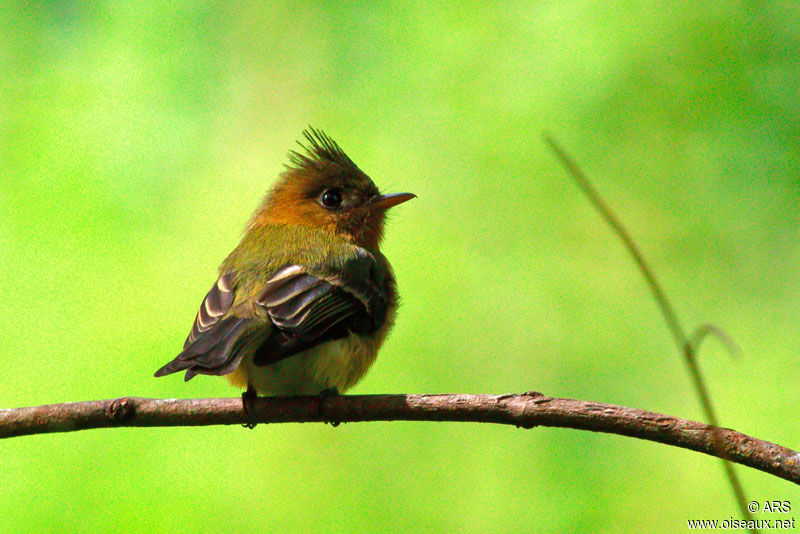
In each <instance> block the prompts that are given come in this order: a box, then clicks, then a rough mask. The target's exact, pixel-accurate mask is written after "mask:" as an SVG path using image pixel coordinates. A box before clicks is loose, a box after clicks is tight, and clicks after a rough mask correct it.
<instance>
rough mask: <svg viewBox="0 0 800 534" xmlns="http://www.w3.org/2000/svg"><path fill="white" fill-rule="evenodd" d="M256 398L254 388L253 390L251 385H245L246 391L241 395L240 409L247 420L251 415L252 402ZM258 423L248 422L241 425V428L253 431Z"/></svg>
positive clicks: (256, 394)
mask: <svg viewBox="0 0 800 534" xmlns="http://www.w3.org/2000/svg"><path fill="white" fill-rule="evenodd" d="M257 398H258V393H256V388H254V387H253V386H252V385H251V384H247V390H246V391H245V392H244V393H242V409H243V410H244V413H245V415H247V417H248V419H249V418H251V417H252V415H253V411H254V410H253V402H255V400H256V399H257ZM257 424H258V423H255V422H253V421H250V422H248V423H242V426H243V427H245V428H249V429H250V430H253V429H254V428H255V427H256V425H257Z"/></svg>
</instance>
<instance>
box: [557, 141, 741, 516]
mask: <svg viewBox="0 0 800 534" xmlns="http://www.w3.org/2000/svg"><path fill="white" fill-rule="evenodd" d="M544 140H545V142H546V143H547V144H548V145H549V146H550V149H551V150H552V151H553V152H554V153H555V155H556V156H557V157H558V159H559V160H560V161H561V163H562V165H564V167H565V168H566V169H567V172H568V173H569V175H570V176H571V177H572V178H573V179H574V180H575V182H576V183H577V184H578V186H579V187H580V188H581V190H582V191H583V193H584V194H585V195H586V197H587V198H588V199H589V201H590V202H591V203H592V205H593V206H594V207H595V208H596V209H597V211H598V212H600V215H601V216H602V217H603V219H605V221H606V223H608V225H609V226H610V227H611V229H612V230H614V232H615V233H616V234H617V236H619V238H620V239H621V240H622V243H623V244H624V245H625V248H626V249H627V250H628V252H629V253H630V254H631V256H632V257H633V260H634V262H636V266H637V267H638V268H639V271H640V272H641V273H642V276H644V279H645V280H646V281H647V285H648V286H650V290H651V291H652V293H653V296H654V297H655V300H656V303H657V304H658V307H659V308H660V310H661V314H662V315H663V316H664V320H665V321H666V323H667V327H668V328H669V330H670V333H671V334H672V338H673V339H674V340H675V344H676V345H677V347H678V351H680V353H681V354H683V356H684V360H685V361H686V364H687V366H688V368H689V374H690V375H691V377H692V383H693V384H694V385H695V391H696V392H697V396H698V397H699V399H700V406H701V408H702V410H703V414H704V416H705V418H706V420H707V421H708V422H709V424H710V425H712V426H714V427H717V426H718V423H717V417H716V415H715V412H714V409H713V407H712V404H711V396H710V395H709V394H708V388H707V387H706V385H705V381H704V380H703V375H702V373H701V372H700V367H699V366H698V365H697V351H696V348H697V345H696V344H695V343H692V341H691V340H690V339H689V337H688V336H687V335H686V331H685V330H684V329H683V326H681V323H680V321H679V320H678V316H677V314H676V313H675V310H674V308H673V307H672V304H671V303H670V300H669V299H668V298H667V295H666V293H664V290H663V289H662V288H661V284H660V283H659V282H658V280H657V279H656V276H655V274H654V273H653V270H652V269H651V268H650V266H649V265H648V264H647V262H646V261H645V259H644V255H643V254H642V253H641V251H640V250H639V247H638V246H637V245H636V243H635V242H634V241H633V238H632V237H631V235H630V233H628V231H627V230H626V229H625V227H624V226H623V225H622V223H621V222H620V221H619V219H618V218H617V216H616V215H614V212H613V211H612V210H611V208H610V207H609V206H608V204H606V202H605V201H604V200H603V198H602V197H601V196H600V193H598V192H597V190H596V189H595V188H594V186H593V185H592V183H591V181H590V180H589V178H588V177H587V176H586V174H584V172H583V171H582V170H581V169H580V168H579V167H578V165H577V164H576V163H575V161H574V160H573V159H572V158H571V157H570V156H569V154H567V152H566V151H565V150H564V149H563V148H562V147H561V145H560V144H559V143H558V142H557V141H556V140H555V139H553V138H552V137H551V136H549V135H545V136H544ZM726 337H727V336H726ZM696 339H697V340H698V342H699V340H701V339H702V335H701V336H699V337H697V338H696ZM719 456H720V458H722V466H723V469H724V470H725V474H726V476H727V477H728V482H729V483H730V485H731V489H732V490H733V493H734V495H735V497H736V501H737V502H738V504H739V508H740V510H741V512H742V515H743V516H744V517H745V519H747V520H750V519H752V518H753V516H752V514H751V513H750V510H748V508H747V499H746V498H745V495H744V490H743V489H742V484H741V482H740V481H739V477H738V476H737V475H736V471H735V470H734V469H733V466H732V465H731V464H730V463H729V462H727V461H725V458H726V457H725V456H724V455H719Z"/></svg>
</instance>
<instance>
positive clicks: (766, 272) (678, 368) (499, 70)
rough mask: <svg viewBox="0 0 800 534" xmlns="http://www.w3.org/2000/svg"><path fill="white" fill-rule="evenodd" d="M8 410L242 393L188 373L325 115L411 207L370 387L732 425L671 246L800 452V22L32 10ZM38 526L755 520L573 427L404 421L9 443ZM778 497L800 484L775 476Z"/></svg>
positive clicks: (665, 5) (2, 191)
mask: <svg viewBox="0 0 800 534" xmlns="http://www.w3.org/2000/svg"><path fill="white" fill-rule="evenodd" d="M0 30H2V31H0V294H2V298H1V299H0V317H2V318H3V319H2V321H1V322H0V354H2V356H3V358H4V361H5V365H4V366H3V370H2V371H0V406H2V407H13V406H23V405H31V404H42V403H52V402H63V401H76V400H89V399H97V398H111V397H117V396H123V395H140V396H152V397H168V396H179V397H194V396H223V395H235V394H237V391H235V390H232V389H231V388H230V387H229V386H228V385H227V383H226V382H225V381H223V380H219V379H215V378H208V377H200V378H198V379H196V380H193V381H192V382H190V383H188V384H184V383H183V382H181V380H180V378H179V377H169V378H165V379H159V380H156V379H154V378H153V377H152V373H153V371H155V369H157V368H158V367H159V366H160V365H162V364H163V363H164V362H166V361H167V360H169V359H170V358H172V357H173V356H174V354H175V353H176V352H177V351H178V350H179V349H180V347H181V344H182V342H183V339H184V337H185V335H186V333H187V331H188V329H189V327H190V325H191V322H192V319H193V317H194V313H195V311H196V306H197V305H198V304H199V302H200V300H201V298H202V297H203V295H204V294H205V291H206V290H207V288H208V287H209V286H210V284H211V283H212V281H213V279H214V276H215V267H216V265H218V263H219V262H220V261H221V260H222V259H223V258H224V257H225V255H226V254H227V253H228V251H229V250H230V249H231V248H232V247H233V246H234V245H235V244H236V243H237V240H238V236H239V233H240V230H241V228H242V226H243V225H244V222H245V221H246V220H247V217H248V216H249V214H250V212H251V210H252V209H253V208H254V207H255V206H256V204H257V202H258V200H259V198H260V196H261V195H262V194H263V192H264V191H265V190H266V189H267V188H268V187H269V184H270V183H271V181H272V180H273V179H274V177H275V176H276V175H277V173H279V172H280V170H281V168H282V165H283V163H284V162H285V161H286V158H285V155H286V152H287V150H289V149H290V148H293V146H294V141H295V140H296V139H298V138H299V137H300V132H301V130H302V129H303V128H304V127H305V126H306V125H308V124H313V125H314V126H317V127H320V128H322V129H324V130H325V131H326V132H327V133H329V134H330V135H331V136H332V137H334V138H335V139H336V140H337V141H338V142H339V143H340V144H341V145H342V146H343V147H344V149H345V150H346V151H347V152H348V153H349V155H350V156H351V157H352V158H353V159H354V161H356V162H357V163H358V164H359V166H361V168H362V169H364V170H365V171H366V172H368V173H369V174H370V175H371V176H372V177H373V178H374V179H375V181H376V183H377V184H378V185H379V186H380V187H381V188H383V189H384V190H386V191H396V190H409V191H413V192H415V193H417V194H418V195H419V198H418V199H417V200H415V201H414V202H410V203H408V204H406V205H403V206H402V207H400V208H398V209H397V211H396V212H395V213H393V216H392V218H391V221H390V226H389V229H388V232H387V236H386V240H385V247H384V248H385V252H386V254H387V256H388V257H389V258H390V259H391V260H392V263H393V265H394V267H395V271H396V274H397V277H398V280H399V285H400V289H401V292H402V296H403V306H402V309H401V310H400V314H399V317H398V322H397V326H396V328H395V329H394V331H393V333H392V335H391V336H390V338H389V340H388V342H387V344H386V346H385V347H384V350H383V351H382V353H381V356H380V357H379V359H378V361H377V363H376V365H375V367H374V368H373V369H372V371H371V372H370V373H369V374H368V375H367V377H366V378H365V380H364V381H363V382H362V383H361V384H359V385H358V386H357V387H356V388H355V389H354V390H353V392H355V393H383V392H408V393H415V392H417V393H424V392H430V393H434V392H475V393H477V392H493V393H503V392H514V391H526V390H531V389H535V390H538V391H542V392H545V393H547V394H550V395H557V396H566V397H576V398H582V399H590V400H596V401H603V402H612V403H617V404H623V405H628V406H635V407H639V408H645V409H649V410H654V411H662V412H666V413H670V414H674V415H678V416H683V417H689V418H699V417H700V412H699V409H698V406H697V402H696V399H695V397H694V394H693V389H692V387H691V385H690V384H689V381H688V377H687V375H686V372H685V369H684V364H683V363H682V362H681V360H680V358H679V356H678V355H677V354H676V352H675V350H674V348H673V346H672V345H671V339H670V337H669V333H668V331H667V330H666V328H665V325H664V324H663V322H662V320H661V318H660V316H659V314H658V313H657V309H656V307H655V305H654V303H653V301H652V298H651V297H650V295H649V294H648V292H647V290H646V287H645V285H644V282H643V281H642V279H641V276H640V275H639V273H638V272H637V271H636V269H635V267H634V266H633V264H632V262H631V261H630V260H629V258H628V257H627V256H626V253H625V251H624V250H623V248H622V246H621V245H620V244H619V243H618V242H617V240H616V238H615V237H614V236H613V234H612V233H611V232H610V231H609V229H608V228H606V227H604V226H603V224H602V223H601V221H600V219H599V217H598V216H597V215H596V213H595V212H594V211H593V210H592V208H591V207H590V206H589V204H588V203H587V202H586V201H585V200H584V199H583V198H582V197H581V196H580V193H579V192H578V191H577V189H576V188H575V187H574V186H573V185H572V184H571V183H570V181H569V178H568V177H567V176H566V174H565V173H564V171H563V169H561V168H560V167H559V165H558V164H557V162H556V160H555V159H554V158H553V157H552V154H550V153H549V152H548V151H547V150H546V148H545V145H544V143H543V142H542V140H541V133H542V132H543V131H548V132H550V133H552V134H553V135H555V136H556V137H557V138H558V139H560V140H561V141H562V142H563V143H564V144H565V145H566V147H567V148H568V149H569V150H570V151H571V153H572V154H573V155H574V156H575V157H576V158H577V160H578V161H579V162H580V163H581V164H582V166H583V167H584V169H585V170H586V171H587V172H588V173H589V174H590V175H591V176H593V177H594V180H595V183H596V185H597V186H598V188H599V189H600V190H601V191H602V192H603V193H604V195H605V196H606V198H607V200H608V201H609V202H610V203H611V205H612V206H614V207H615V209H616V210H617V212H618V214H619V216H620V217H621V218H622V220H623V221H625V223H626V224H627V225H628V227H629V228H630V229H631V231H632V233H633V235H634V236H635V237H636V238H637V239H638V241H639V243H640V245H641V247H642V249H643V251H644V253H645V254H646V255H647V257H648V258H649V260H650V262H651V263H652V265H653V266H654V269H655V270H656V273H657V275H659V276H660V278H661V280H662V282H663V284H664V286H665V289H666V291H667V292H668V293H669V294H670V295H671V297H672V298H673V299H674V302H675V304H676V307H677V309H678V312H679V313H680V314H681V316H682V319H683V320H684V322H685V323H686V324H687V325H692V324H696V323H699V322H703V321H714V322H716V323H718V324H720V325H722V326H723V327H724V328H725V329H726V330H727V331H728V332H729V333H730V334H731V335H732V336H733V337H734V338H735V339H736V340H737V341H738V343H739V344H740V345H741V346H742V348H743V356H742V357H741V358H739V359H737V360H731V359H729V358H728V357H727V355H726V354H725V352H724V350H723V349H722V348H720V346H719V344H716V343H714V342H708V343H707V344H705V345H704V347H703V349H702V355H701V356H702V366H703V368H704V370H705V373H706V376H707V378H708V381H709V384H710V389H711V393H712V395H713V397H714V399H715V402H716V404H717V407H718V411H719V416H720V419H721V420H722V422H723V424H725V425H726V426H731V427H733V428H736V429H738V430H741V431H743V432H746V433H750V434H752V435H755V436H758V437H760V438H763V439H768V440H772V441H775V442H778V443H781V444H783V445H787V446H790V447H794V448H798V447H800V428H799V427H798V425H797V423H796V421H795V418H794V414H795V413H796V410H797V376H798V374H800V359H798V357H797V355H798V346H800V328H798V326H800V319H799V317H800V313H799V312H800V210H798V206H799V204H798V203H799V202H800V151H799V150H798V148H800V120H799V119H800V94H799V93H800V91H799V90H798V88H800V62H798V61H797V58H798V56H800V11H798V10H797V9H796V6H795V5H794V4H793V3H792V2H786V1H773V2H718V3H709V4H697V3H690V2H685V1H683V2H655V3H652V2H651V3H648V4H646V5H645V4H641V5H639V6H638V7H637V6H632V5H631V3H629V2H610V3H609V2H552V1H544V2H485V3H482V4H481V5H480V6H477V5H470V4H462V5H460V7H457V8H456V7H453V6H450V5H448V4H438V3H428V2H406V3H402V4H399V5H388V4H386V5H381V6H378V5H374V6H369V5H367V4H364V5H351V6H349V7H347V8H346V9H345V8H343V7H342V6H340V5H339V4H338V3H333V2H331V3H324V2H321V3H320V2H314V3H267V5H262V4H261V3H258V2H253V3H248V2H244V3H242V2H240V3H236V4H233V3H231V4H224V3H208V4H201V3H195V2H180V1H179V2H171V3H169V4H166V3H162V2H151V3H148V2H137V3H107V4H100V5H97V4H95V3H89V2H57V1H55V2H42V3H28V2H9V1H5V2H3V4H2V9H1V10H0ZM0 454H2V457H3V461H2V462H0V488H2V489H1V490H0V509H2V510H4V520H3V531H5V532H30V531H39V532H43V531H55V530H59V531H63V530H72V531H82V532H87V531H108V532H129V531H152V532H219V531H228V532H250V531H262V532H264V531H281V532H284V531H315V532H340V531H344V532H347V531H354V532H358V531H391V532H402V531H408V532H420V531H429V532H530V531H550V532H553V531H555V532H577V531H595V532H598V531H607V532H620V531H634V532H636V531H662V530H663V531H675V530H679V529H683V528H685V527H684V525H685V520H686V519H689V518H716V519H726V518H729V517H731V516H733V517H737V508H736V505H735V503H734V501H733V498H732V497H731V494H730V490H729V488H728V487H727V486H726V483H725V480H724V477H723V475H722V471H721V469H720V467H719V465H718V462H717V461H716V460H714V459H712V458H708V457H705V456H702V455H699V454H695V453H691V452H688V451H683V450H678V449H673V448H669V447H665V446H662V445H657V444H653V443H645V442H639V441H635V440H632V439H627V438H621V437H617V436H607V435H600V434H591V433H587V432H578V431H571V430H564V429H546V428H540V429H535V430H530V431H523V430H517V429H513V428H504V427H496V426H489V425H466V424H463V425H462V424H429V423H374V424H352V425H342V426H340V427H339V428H331V427H330V426H325V425H271V426H267V425H262V426H259V427H258V428H257V429H256V430H254V431H252V432H251V431H247V430H244V429H241V428H238V427H235V428H172V429H153V430H149V429H144V430H142V429H139V430H136V429H120V430H103V431H88V432H81V433H76V434H61V435H44V436H33V437H28V438H17V439H12V440H6V441H3V442H0ZM739 472H740V473H741V475H742V477H743V481H744V484H745V488H746V490H747V492H748V495H749V496H750V497H751V498H753V499H759V500H765V499H770V500H771V499H777V500H790V501H792V505H793V512H792V514H794V513H795V512H794V510H798V509H800V491H798V489H797V487H795V486H792V485H790V484H789V483H788V482H784V481H781V480H778V479H775V478H773V477H770V476H767V475H765V474H763V473H759V472H755V471H752V470H747V469H744V468H739Z"/></svg>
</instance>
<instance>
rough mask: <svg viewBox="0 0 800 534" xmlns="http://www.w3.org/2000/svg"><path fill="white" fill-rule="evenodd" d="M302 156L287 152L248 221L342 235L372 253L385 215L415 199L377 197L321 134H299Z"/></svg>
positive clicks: (367, 179)
mask: <svg viewBox="0 0 800 534" xmlns="http://www.w3.org/2000/svg"><path fill="white" fill-rule="evenodd" d="M303 135H304V136H305V138H306V141H307V144H306V145H303V144H302V143H301V144H300V146H301V147H302V148H303V151H302V152H295V151H292V152H290V153H289V159H290V164H289V165H287V167H286V172H284V173H283V174H282V175H281V178H280V180H278V182H277V183H276V184H275V186H274V187H273V188H272V190H270V191H269V193H267V196H266V197H265V198H264V201H263V202H262V203H261V206H259V208H258V209H257V210H256V213H255V214H254V215H253V218H252V219H251V220H250V224H249V228H254V227H257V226H261V225H264V224H289V225H296V224H299V225H304V226H313V227H316V228H323V229H325V230H328V231H330V232H333V233H335V234H339V235H344V236H346V237H347V238H348V239H350V240H351V241H353V242H354V243H356V244H357V245H359V246H363V247H367V248H372V249H374V248H377V246H378V243H379V242H380V240H381V237H382V234H383V222H384V219H385V216H386V210H387V209H389V208H391V207H392V206H396V205H398V204H400V203H402V202H405V201H407V200H411V199H412V198H414V197H415V195H413V194H411V193H395V194H392V195H381V193H380V191H378V188H377V187H376V186H375V184H374V183H373V181H372V180H371V179H370V177H369V176H367V175H366V174H364V173H363V172H362V171H361V169H359V168H358V167H357V166H356V164H355V163H353V161H352V160H351V159H350V158H349V157H347V154H345V153H344V151H343V150H342V149H341V148H340V147H339V145H338V144H336V142H335V141H334V140H333V139H331V138H330V137H328V136H327V135H325V134H324V133H323V132H322V131H320V130H316V129H314V128H309V129H308V130H306V131H304V132H303Z"/></svg>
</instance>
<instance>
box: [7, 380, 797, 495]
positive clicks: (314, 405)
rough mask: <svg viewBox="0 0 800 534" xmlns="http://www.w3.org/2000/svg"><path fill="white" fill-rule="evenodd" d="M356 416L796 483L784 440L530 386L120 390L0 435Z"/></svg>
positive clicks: (38, 411) (53, 408) (24, 420)
mask: <svg viewBox="0 0 800 534" xmlns="http://www.w3.org/2000/svg"><path fill="white" fill-rule="evenodd" d="M362 421H461V422H473V423H499V424H507V425H516V426H517V427H523V428H533V427H535V426H550V427H563V428H576V429H580V430H592V431H595V432H605V433H610V434H619V435H622V436H631V437H635V438H640V439H645V440H649V441H656V442H658V443H664V444H667V445H674V446H676V447H682V448H684V449H690V450H693V451H698V452H702V453H705V454H708V455H710V456H716V457H719V458H724V459H727V460H730V461H732V462H736V463H740V464H742V465H746V466H748V467H752V468H754V469H758V470H760V471H764V472H765V473H770V474H772V475H775V476H777V477H780V478H783V479H786V480H789V481H791V482H794V483H795V484H800V453H798V452H797V451H793V450H791V449H788V448H786V447H782V446H780V445H775V444H773V443H769V442H766V441H762V440H760V439H756V438H753V437H750V436H747V435H745V434H741V433H739V432H736V431H734V430H730V429H725V428H718V427H713V426H711V425H707V424H704V423H698V422H696V421H689V420H686V419H678V418H676V417H672V416H669V415H663V414H658V413H653V412H647V411H644V410H638V409H635V408H625V407H623V406H615V405H612V404H602V403H598V402H588V401H581V400H574V399H559V398H554V397H547V396H545V395H542V394H541V393H535V392H530V393H524V394H521V395H513V394H507V395H354V396H338V395H334V396H329V397H284V398H270V397H259V398H257V399H255V400H254V401H253V403H252V405H251V407H250V411H249V413H248V412H245V411H244V409H243V407H242V400H241V399H239V398H224V399H144V398H136V397H125V398H120V399H114V400H101V401H88V402H71V403H64V404H48V405H44V406H33V407H29V408H12V409H8V410H0V438H7V437H13V436H24V435H31V434H44V433H48V432H70V431H74V430H86V429H90V428H107V427H156V426H205V425H233V424H246V423H311V422H333V423H334V424H338V423H340V422H342V423H345V422H348V423H354V422H362Z"/></svg>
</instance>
